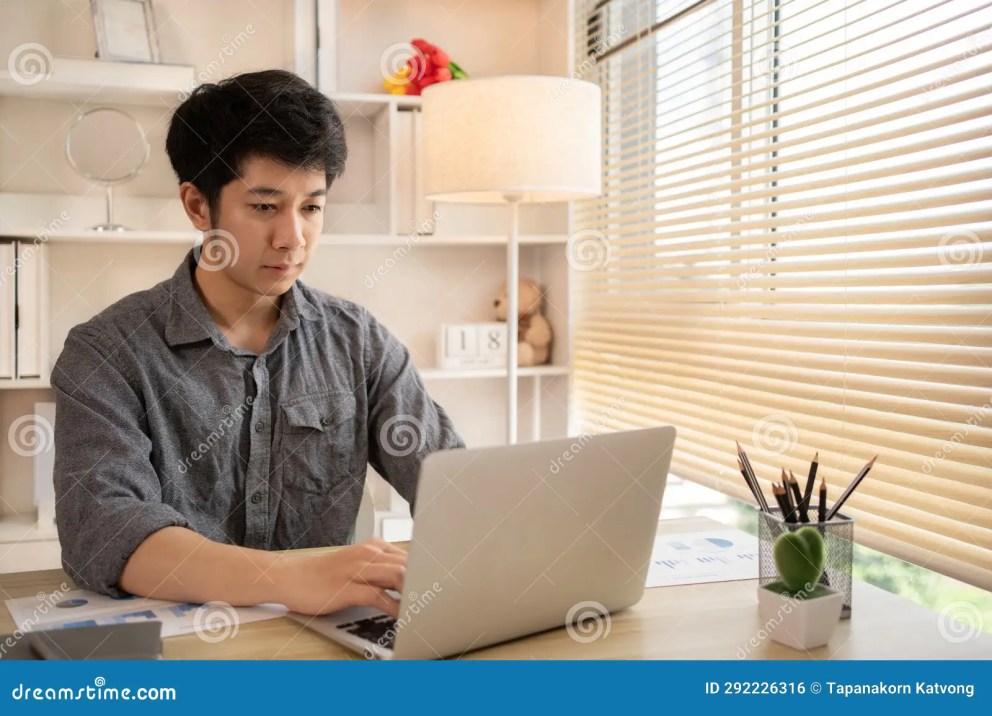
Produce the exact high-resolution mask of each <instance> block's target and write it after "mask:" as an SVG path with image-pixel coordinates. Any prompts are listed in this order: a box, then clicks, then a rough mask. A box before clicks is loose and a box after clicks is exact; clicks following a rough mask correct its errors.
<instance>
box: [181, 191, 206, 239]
mask: <svg viewBox="0 0 992 716" xmlns="http://www.w3.org/2000/svg"><path fill="white" fill-rule="evenodd" d="M179 201H181V202H182V203H183V209H185V210H186V216H188V217H189V220H190V222H192V224H193V226H194V227H195V228H196V230H197V231H210V229H211V226H210V207H209V206H208V205H207V197H205V196H204V195H203V192H202V191H200V190H199V189H197V188H196V186H195V185H194V184H193V182H188V181H184V182H183V183H182V184H180V185H179Z"/></svg>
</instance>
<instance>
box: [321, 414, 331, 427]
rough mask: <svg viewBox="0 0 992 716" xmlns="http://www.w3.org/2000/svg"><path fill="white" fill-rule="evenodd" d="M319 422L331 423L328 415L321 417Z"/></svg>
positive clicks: (322, 423)
mask: <svg viewBox="0 0 992 716" xmlns="http://www.w3.org/2000/svg"><path fill="white" fill-rule="evenodd" d="M320 424H321V425H330V424H331V419H330V418H329V417H327V416H325V417H323V418H321V419H320Z"/></svg>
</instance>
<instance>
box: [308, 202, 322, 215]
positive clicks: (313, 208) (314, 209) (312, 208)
mask: <svg viewBox="0 0 992 716" xmlns="http://www.w3.org/2000/svg"><path fill="white" fill-rule="evenodd" d="M305 209H306V210H307V211H309V212H310V213H311V214H319V213H320V212H321V211H323V210H324V207H322V206H321V205H320V204H310V205H309V206H307V207H305Z"/></svg>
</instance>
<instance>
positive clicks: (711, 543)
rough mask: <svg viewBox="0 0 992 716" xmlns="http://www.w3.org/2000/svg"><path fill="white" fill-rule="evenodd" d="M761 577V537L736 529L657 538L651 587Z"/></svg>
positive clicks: (650, 580) (652, 557)
mask: <svg viewBox="0 0 992 716" xmlns="http://www.w3.org/2000/svg"><path fill="white" fill-rule="evenodd" d="M757 576H758V540H757V538H756V537H755V536H754V535H749V534H747V533H746V532H741V531H740V530H733V529H722V530H716V531H714V532H710V533H707V532H695V533H686V534H679V535H662V536H661V537H659V538H658V539H657V540H655V545H654V551H653V553H652V555H651V568H650V570H649V571H648V585H647V586H649V587H661V586H671V585H675V584H699V583H703V582H725V581H730V580H735V579H755V578H756V577H757Z"/></svg>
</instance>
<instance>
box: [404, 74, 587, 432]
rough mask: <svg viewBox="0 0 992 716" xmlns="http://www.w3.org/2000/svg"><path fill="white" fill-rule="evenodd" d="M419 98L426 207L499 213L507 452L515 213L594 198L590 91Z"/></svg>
mask: <svg viewBox="0 0 992 716" xmlns="http://www.w3.org/2000/svg"><path fill="white" fill-rule="evenodd" d="M422 95H423V119H424V123H423V124H424V127H423V148H424V193H425V195H426V198H427V199H430V200H434V201H451V202H465V203H472V204H497V203H498V204H508V205H509V209H510V231H509V236H508V240H507V243H506V282H507V287H508V289H509V290H508V299H509V300H508V303H509V305H508V311H507V312H508V316H507V331H508V341H507V350H506V360H507V416H506V433H507V442H508V443H509V444H511V445H512V444H514V443H515V442H516V441H517V340H516V337H517V300H518V296H517V290H516V287H517V283H518V280H519V264H520V256H519V251H518V248H519V227H518V217H519V205H520V204H521V203H525V202H526V203H532V202H552V201H571V200H574V199H581V198H585V197H591V196H598V195H599V194H601V193H602V169H601V154H600V147H601V142H602V131H601V126H602V121H601V116H600V90H599V87H598V86H597V85H594V84H592V83H590V82H584V81H581V80H575V79H570V78H566V77H550V76H530V75H526V76H504V77H489V78H484V79H466V80H453V81H449V82H441V83H438V84H434V85H430V86H429V87H427V88H426V89H425V90H424V91H423V93H422Z"/></svg>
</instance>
